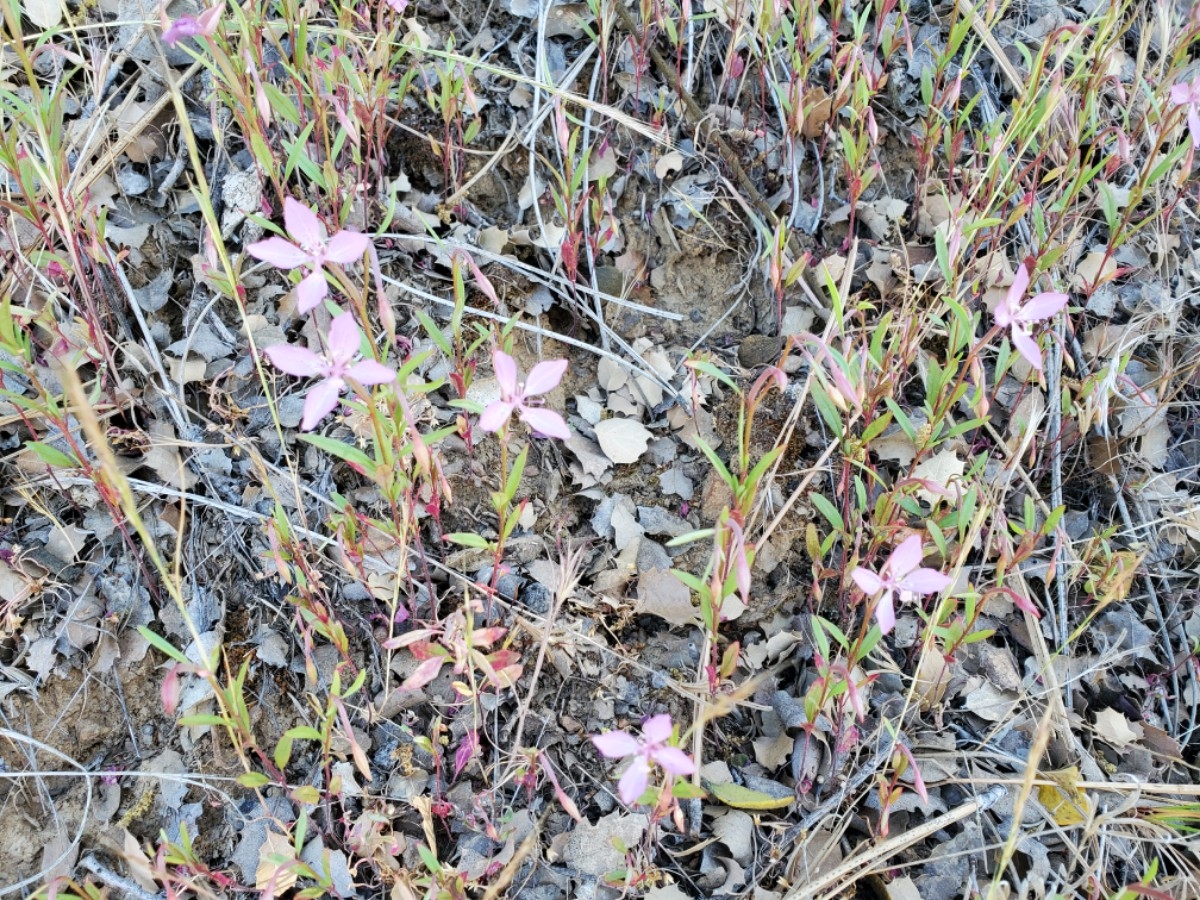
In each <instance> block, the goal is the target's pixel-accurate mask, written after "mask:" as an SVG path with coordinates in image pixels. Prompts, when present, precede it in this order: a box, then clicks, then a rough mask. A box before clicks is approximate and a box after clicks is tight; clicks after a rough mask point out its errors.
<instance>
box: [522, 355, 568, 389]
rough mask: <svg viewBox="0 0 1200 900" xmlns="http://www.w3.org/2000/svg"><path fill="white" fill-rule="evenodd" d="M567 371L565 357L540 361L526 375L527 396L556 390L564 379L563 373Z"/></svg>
mask: <svg viewBox="0 0 1200 900" xmlns="http://www.w3.org/2000/svg"><path fill="white" fill-rule="evenodd" d="M566 371H567V361H566V360H565V359H554V360H550V361H549V362H540V363H538V364H537V365H536V366H534V367H533V369H532V370H531V371H530V373H529V374H528V375H527V376H526V377H525V396H526V397H533V396H536V395H537V394H544V393H546V392H547V391H552V390H554V389H555V388H556V387H558V383H559V382H560V381H562V377H563V373H564V372H566Z"/></svg>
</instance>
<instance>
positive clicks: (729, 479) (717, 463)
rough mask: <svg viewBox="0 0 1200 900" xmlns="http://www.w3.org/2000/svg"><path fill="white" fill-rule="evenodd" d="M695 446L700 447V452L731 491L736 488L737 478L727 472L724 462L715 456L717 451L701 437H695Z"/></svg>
mask: <svg viewBox="0 0 1200 900" xmlns="http://www.w3.org/2000/svg"><path fill="white" fill-rule="evenodd" d="M695 441H696V446H697V447H699V448H700V452H701V453H703V454H704V455H705V456H706V457H708V461H709V462H710V463H712V467H713V468H714V469H716V470H717V474H718V475H719V476H720V477H721V480H722V481H724V482H725V483H726V484H727V485H729V489H730V490H731V491H736V490H737V479H735V478H734V477H733V476H732V475H731V474H729V469H727V468H726V467H725V463H723V462H721V458H720V457H719V456H717V452H716V451H715V450H713V448H712V447H710V446H708V444H707V443H705V441H704V440H703V439H701V438H696V439H695Z"/></svg>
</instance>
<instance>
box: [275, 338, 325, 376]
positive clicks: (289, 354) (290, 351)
mask: <svg viewBox="0 0 1200 900" xmlns="http://www.w3.org/2000/svg"><path fill="white" fill-rule="evenodd" d="M263 353H265V354H266V357H267V359H269V360H270V361H271V365H273V366H274V367H275V368H277V369H279V370H280V371H282V372H286V373H287V374H288V375H295V376H296V377H297V378H311V377H312V376H314V375H320V374H321V372H322V371H323V370H324V368H325V363H324V362H322V361H321V357H319V356H317V354H315V353H313V352H312V351H311V350H309V349H308V348H307V347H297V346H296V345H294V344H275V345H273V346H271V347H266V348H265V349H264V350H263Z"/></svg>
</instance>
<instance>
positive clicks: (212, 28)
mask: <svg viewBox="0 0 1200 900" xmlns="http://www.w3.org/2000/svg"><path fill="white" fill-rule="evenodd" d="M224 11H225V0H221V2H220V3H218V4H217V5H216V6H213V7H211V8H209V9H206V10H205V11H204V12H202V13H201V14H200V17H199V18H198V19H196V22H197V23H198V24H199V25H200V33H201V34H203V35H212V34H215V33H216V30H217V24H218V23H219V22H220V20H221V13H223V12H224Z"/></svg>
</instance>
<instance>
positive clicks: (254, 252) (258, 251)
mask: <svg viewBox="0 0 1200 900" xmlns="http://www.w3.org/2000/svg"><path fill="white" fill-rule="evenodd" d="M176 24H178V23H176ZM171 27H172V28H174V27H175V26H174V25H172V26H171ZM163 39H164V40H166V36H165V35H164V36H163ZM246 252H247V253H249V254H250V255H251V256H253V257H254V258H255V259H261V260H262V261H263V262H265V263H270V264H271V265H273V266H275V268H277V269H294V268H296V267H297V266H302V265H304V263H306V262H308V259H309V256H308V254H307V253H305V252H304V251H303V250H301V249H300V248H299V247H297V246H296V245H295V244H293V243H292V242H291V241H285V240H284V239H283V238H281V237H269V238H267V239H266V240H265V241H256V242H255V243H253V244H250V245H249V246H248V247H247V248H246Z"/></svg>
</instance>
